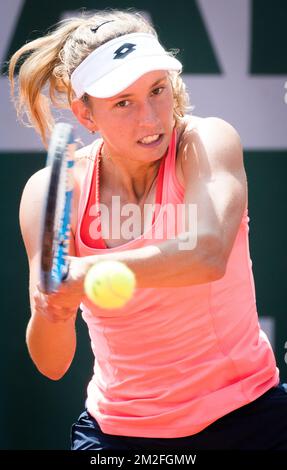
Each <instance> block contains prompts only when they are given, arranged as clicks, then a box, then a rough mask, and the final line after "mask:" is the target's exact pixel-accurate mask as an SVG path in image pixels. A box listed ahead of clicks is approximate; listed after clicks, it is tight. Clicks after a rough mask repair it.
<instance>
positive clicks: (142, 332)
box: [10, 11, 287, 451]
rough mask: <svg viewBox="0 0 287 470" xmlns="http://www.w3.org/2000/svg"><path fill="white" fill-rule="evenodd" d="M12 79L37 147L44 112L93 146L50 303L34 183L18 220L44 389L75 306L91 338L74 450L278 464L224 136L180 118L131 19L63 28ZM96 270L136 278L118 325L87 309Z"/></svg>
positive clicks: (153, 53) (158, 58)
mask: <svg viewBox="0 0 287 470" xmlns="http://www.w3.org/2000/svg"><path fill="white" fill-rule="evenodd" d="M19 63H20V71H19V81H18V86H19V94H18V102H17V103H18V104H17V106H18V111H19V112H21V111H23V110H24V111H25V112H26V113H27V115H28V117H29V119H30V122H31V123H32V125H33V126H34V127H35V129H36V130H37V131H38V132H40V134H41V136H42V138H43V141H44V142H45V143H46V142H47V138H48V136H49V132H50V130H51V128H52V125H53V122H52V118H51V114H50V104H51V102H52V104H53V105H55V106H61V105H63V103H67V104H68V106H70V108H71V110H72V112H73V113H74V115H75V116H76V118H77V119H78V121H79V122H80V123H81V124H82V125H83V126H84V127H85V128H86V129H87V130H88V131H90V132H92V133H94V132H97V133H99V136H100V137H99V138H98V139H95V141H94V143H93V144H92V145H89V146H86V147H84V148H82V149H80V150H79V151H78V154H77V164H76V167H75V181H76V185H75V197H74V207H73V214H72V243H71V245H72V246H71V258H70V273H69V277H68V279H67V280H66V281H65V282H64V283H63V285H62V286H61V288H60V289H59V292H57V293H53V294H51V295H45V294H43V293H42V292H41V291H40V290H39V288H38V284H39V279H38V276H39V274H38V264H39V241H38V240H39V230H40V225H41V220H40V219H41V210H42V206H43V202H44V201H43V200H44V197H45V187H46V184H47V170H46V169H44V170H42V171H40V172H38V173H36V174H35V175H33V176H32V178H31V179H30V180H29V181H28V183H27V185H26V187H25V190H24V193H23V197H22V201H21V208H20V221H21V229H22V234H23V239H24V242H25V246H26V250H27V254H28V258H29V266H30V298H31V309H32V316H31V320H30V321H29V325H28V329H27V344H28V348H29V352H30V355H31V357H32V360H33V361H34V363H35V364H36V366H37V368H38V369H39V371H40V372H41V373H42V374H44V375H46V376H47V377H49V378H51V379H52V380H58V379H60V378H61V377H62V376H63V375H64V374H65V372H66V371H67V369H68V368H69V366H70V364H71V362H72V360H73V356H74V353H75V349H76V334H75V318H76V312H77V309H78V307H79V305H81V309H82V315H83V318H84V320H85V322H86V323H87V326H88V329H89V334H90V337H91V344H92V350H93V353H94V356H95V363H94V375H93V377H92V378H91V381H90V383H89V385H88V390H87V401H86V409H85V411H84V412H83V413H82V414H81V416H80V417H79V419H78V421H77V422H76V423H75V424H74V425H73V427H72V449H73V450H76V449H89V450H100V449H129V450H139V449H142V450H145V449H150V448H156V449H163V448H165V449H167V448H176V449H177V451H178V450H180V448H186V447H188V448H194V449H287V406H286V405H287V394H286V392H285V390H284V386H282V385H280V383H279V373H278V369H277V367H276V363H275V359H274V354H273V352H272V349H271V346H270V344H269V342H268V339H267V338H266V336H265V334H264V333H263V332H262V331H261V330H260V327H259V324H258V315H257V310H256V300H255V292H254V282H253V276H252V269H251V261H250V255H249V248H248V215H247V185H246V176H245V171H244V166H243V158H242V148H241V144H240V139H239V136H238V134H237V132H236V130H235V129H234V128H233V127H232V126H231V125H230V124H228V123H227V122H225V121H223V120H222V119H218V118H215V117H209V118H201V117H198V116H194V115H192V114H187V96H186V92H185V87H184V84H183V81H182V79H181V77H180V72H181V68H182V66H181V63H180V62H179V60H178V59H176V58H175V57H174V56H173V55H171V54H170V53H168V52H167V51H166V50H165V49H164V48H163V46H162V45H161V44H160V42H159V41H158V39H157V35H156V32H155V30H154V29H153V27H152V26H151V25H150V24H149V23H148V22H147V21H146V20H145V19H143V18H142V17H141V16H140V15H139V14H137V13H130V12H121V11H108V12H99V13H97V14H95V15H92V16H85V17H81V18H75V19H69V20H67V21H64V22H61V23H60V24H59V25H58V26H57V28H56V29H54V30H53V31H51V32H50V33H49V34H47V35H46V36H44V37H42V38H39V39H36V40H34V41H32V42H30V43H28V44H26V45H24V46H23V47H22V48H21V49H20V50H19V51H18V52H16V53H15V55H14V56H13V57H12V59H11V63H10V77H11V80H12V84H13V75H14V72H15V67H16V65H18V64H19ZM47 90H48V91H49V93H48V94H47V95H45V92H47ZM131 207H132V208H133V211H134V212H133V219H132V222H133V223H130V220H129V216H130V212H129V211H130V210H131ZM135 207H136V209H137V210H134V209H135ZM153 208H154V210H153ZM195 215H196V217H195ZM104 259H108V260H119V261H122V262H124V263H126V264H127V266H129V267H130V268H131V269H132V270H133V271H134V273H135V275H136V280H137V290H136V293H135V295H134V297H133V298H132V299H131V300H130V301H129V302H128V303H127V304H126V306H125V307H122V308H121V309H117V310H116V309H114V310H104V309H101V308H99V307H96V306H95V305H93V304H92V303H91V302H89V301H88V300H87V298H86V297H85V296H84V289H83V280H84V277H85V275H86V273H87V270H88V269H89V267H90V266H92V265H93V264H95V263H97V262H98V261H99V260H104Z"/></svg>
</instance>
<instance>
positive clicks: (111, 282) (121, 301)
mask: <svg viewBox="0 0 287 470" xmlns="http://www.w3.org/2000/svg"><path fill="white" fill-rule="evenodd" d="M135 284H136V282H135V276H134V273H133V272H132V271H131V270H130V269H129V268H128V267H127V266H126V265H125V264H124V263H121V262H119V261H99V262H98V263H96V264H95V265H94V266H92V267H91V268H90V269H89V271H88V273H87V275H86V278H85V282H84V288H85V292H86V295H87V297H88V298H89V299H90V300H91V301H92V302H93V303H94V304H96V305H98V306H99V307H102V308H110V309H112V308H120V307H123V306H124V305H125V304H126V303H127V302H128V301H129V300H130V298H131V297H132V295H133V292H134V289H135Z"/></svg>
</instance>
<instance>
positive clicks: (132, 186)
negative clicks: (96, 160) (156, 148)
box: [101, 151, 161, 203]
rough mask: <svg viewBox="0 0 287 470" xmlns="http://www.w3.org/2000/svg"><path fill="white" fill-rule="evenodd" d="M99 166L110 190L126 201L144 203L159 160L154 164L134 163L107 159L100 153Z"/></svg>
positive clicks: (120, 159) (156, 171) (103, 153)
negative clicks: (115, 190)
mask: <svg viewBox="0 0 287 470" xmlns="http://www.w3.org/2000/svg"><path fill="white" fill-rule="evenodd" d="M101 160H102V161H101V166H102V169H103V170H104V171H103V173H104V174H103V176H102V177H104V180H106V181H107V184H108V185H109V187H111V188H117V192H119V193H121V194H122V195H123V196H124V197H125V198H126V199H127V200H128V201H132V202H135V203H140V202H141V201H144V200H145V199H146V197H147V195H148V193H149V192H150V190H151V188H152V186H153V183H154V182H155V180H156V177H157V174H158V170H159V166H160V163H161V159H159V160H156V161H154V162H149V163H146V162H136V161H131V160H125V159H122V158H116V157H107V156H106V154H105V151H104V152H102V158H101Z"/></svg>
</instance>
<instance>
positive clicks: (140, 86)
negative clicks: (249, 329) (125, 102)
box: [106, 70, 168, 101]
mask: <svg viewBox="0 0 287 470" xmlns="http://www.w3.org/2000/svg"><path fill="white" fill-rule="evenodd" d="M167 79H168V72H167V71H166V70H156V71H152V72H147V73H145V74H144V75H142V76H141V77H140V78H138V79H137V80H136V81H135V82H134V83H132V84H131V85H130V86H129V87H127V88H125V90H123V91H121V92H120V93H118V94H117V95H115V96H112V97H111V98H106V100H108V101H110V100H115V99H118V98H121V97H126V96H130V95H134V94H137V93H140V92H143V93H144V92H145V91H146V90H148V89H150V88H152V87H153V86H156V85H158V84H160V83H161V82H165V81H166V80H167Z"/></svg>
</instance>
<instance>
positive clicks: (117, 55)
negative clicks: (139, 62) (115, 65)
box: [114, 42, 136, 59]
mask: <svg viewBox="0 0 287 470" xmlns="http://www.w3.org/2000/svg"><path fill="white" fill-rule="evenodd" d="M135 49H136V45H135V44H131V43H130V42H125V43H124V44H123V45H122V46H121V47H119V48H118V49H117V50H116V51H115V52H114V59H124V58H125V57H126V56H127V55H129V54H130V53H131V52H133V51H135Z"/></svg>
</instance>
